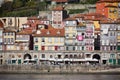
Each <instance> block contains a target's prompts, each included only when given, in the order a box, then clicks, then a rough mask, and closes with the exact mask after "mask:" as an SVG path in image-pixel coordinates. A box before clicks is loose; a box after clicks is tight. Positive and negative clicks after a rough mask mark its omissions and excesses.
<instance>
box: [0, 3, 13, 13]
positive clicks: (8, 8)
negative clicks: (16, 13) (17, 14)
mask: <svg viewBox="0 0 120 80" xmlns="http://www.w3.org/2000/svg"><path fill="white" fill-rule="evenodd" d="M1 9H2V10H3V11H12V9H13V8H12V2H5V3H3V4H2V6H1Z"/></svg>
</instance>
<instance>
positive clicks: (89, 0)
mask: <svg viewBox="0 0 120 80" xmlns="http://www.w3.org/2000/svg"><path fill="white" fill-rule="evenodd" d="M97 1H99V0H83V1H80V4H95V3H96V2H97Z"/></svg>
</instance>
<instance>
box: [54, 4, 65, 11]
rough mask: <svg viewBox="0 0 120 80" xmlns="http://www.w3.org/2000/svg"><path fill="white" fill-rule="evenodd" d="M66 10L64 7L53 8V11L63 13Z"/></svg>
mask: <svg viewBox="0 0 120 80" xmlns="http://www.w3.org/2000/svg"><path fill="white" fill-rule="evenodd" d="M62 10H64V7H63V6H61V5H60V6H56V7H55V8H53V11H62Z"/></svg>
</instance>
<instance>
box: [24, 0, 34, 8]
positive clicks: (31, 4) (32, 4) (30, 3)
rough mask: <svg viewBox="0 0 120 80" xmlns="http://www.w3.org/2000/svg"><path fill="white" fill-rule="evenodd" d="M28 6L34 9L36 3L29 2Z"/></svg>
mask: <svg viewBox="0 0 120 80" xmlns="http://www.w3.org/2000/svg"><path fill="white" fill-rule="evenodd" d="M26 6H28V7H34V6H35V1H33V0H32V1H28V2H27V3H26Z"/></svg>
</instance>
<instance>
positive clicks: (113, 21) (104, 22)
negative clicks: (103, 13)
mask: <svg viewBox="0 0 120 80" xmlns="http://www.w3.org/2000/svg"><path fill="white" fill-rule="evenodd" d="M100 24H120V21H115V20H103V21H100Z"/></svg>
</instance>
